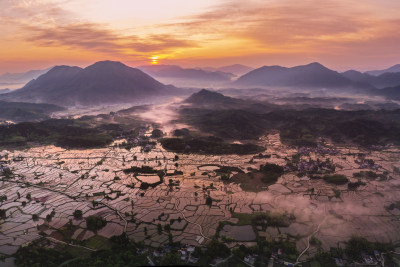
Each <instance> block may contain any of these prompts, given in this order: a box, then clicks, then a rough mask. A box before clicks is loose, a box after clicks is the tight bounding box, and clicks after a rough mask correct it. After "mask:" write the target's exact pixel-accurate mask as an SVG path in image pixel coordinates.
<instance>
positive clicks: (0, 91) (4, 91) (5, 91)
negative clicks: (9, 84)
mask: <svg viewBox="0 0 400 267" xmlns="http://www.w3.org/2000/svg"><path fill="white" fill-rule="evenodd" d="M8 92H11V90H10V89H8V88H4V89H0V94H5V93H8Z"/></svg>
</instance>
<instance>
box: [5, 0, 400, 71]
mask: <svg viewBox="0 0 400 267" xmlns="http://www.w3.org/2000/svg"><path fill="white" fill-rule="evenodd" d="M155 7H157V8H155ZM398 10H400V2H399V1H397V0H383V1H373V0H365V1H362V3H361V2H360V1H358V0H350V1H349V0H327V1H318V0H308V1H290V0H283V1H282V0H268V1H266V0H251V1H238V0H226V1H225V0H218V1H211V0H204V1H194V0H185V1H183V0H169V1H164V0H150V1H146V2H143V1H139V0H118V1H107V0H99V1H94V0H88V1H82V0H71V1H61V0H30V1H23V0H13V1H11V0H5V1H1V2H0V22H1V23H0V58H1V62H0V73H3V72H7V71H23V70H28V69H32V68H44V67H49V66H53V65H55V64H70V65H79V66H86V65H88V64H90V63H91V62H94V61H98V60H103V59H109V60H118V61H123V62H126V63H128V64H129V65H131V66H138V65H146V64H160V61H159V58H153V57H159V55H163V58H165V60H163V63H162V64H179V65H184V66H207V65H208V66H221V65H225V64H234V63H237V62H241V63H243V64H246V65H250V66H253V67H257V66H262V65H274V64H280V65H287V66H293V65H296V64H304V63H307V62H312V61H316V60H318V61H320V62H321V63H324V64H325V65H327V66H329V67H332V68H335V69H339V70H345V69H348V68H358V69H369V68H372V67H374V68H376V67H388V66H390V65H393V64H395V63H397V61H398V58H399V57H400V50H399V49H398V43H399V41H400V35H399V34H398V33H399V32H400V28H399V27H400V26H399V25H400V12H398ZM377 50H379V53H375V52H377ZM154 55H157V56H154ZM149 59H150V61H149Z"/></svg>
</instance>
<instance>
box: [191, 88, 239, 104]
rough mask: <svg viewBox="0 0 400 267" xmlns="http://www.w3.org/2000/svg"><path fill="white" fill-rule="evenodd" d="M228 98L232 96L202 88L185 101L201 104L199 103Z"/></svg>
mask: <svg viewBox="0 0 400 267" xmlns="http://www.w3.org/2000/svg"><path fill="white" fill-rule="evenodd" d="M226 99H231V98H230V97H227V96H224V95H223V94H221V93H218V92H215V91H210V90H207V89H201V90H200V91H198V92H197V93H194V94H192V95H191V96H190V97H189V98H188V99H186V101H185V102H187V103H194V104H199V103H209V102H218V101H221V100H226Z"/></svg>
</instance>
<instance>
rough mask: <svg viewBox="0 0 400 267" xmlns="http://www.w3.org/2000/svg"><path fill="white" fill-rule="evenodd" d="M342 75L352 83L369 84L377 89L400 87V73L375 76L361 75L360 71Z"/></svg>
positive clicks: (347, 72) (365, 73)
mask: <svg viewBox="0 0 400 267" xmlns="http://www.w3.org/2000/svg"><path fill="white" fill-rule="evenodd" d="M342 75H343V76H345V77H346V78H348V79H350V80H352V81H355V82H361V83H368V84H370V85H373V86H374V87H376V88H384V87H392V86H396V85H400V72H385V73H382V74H379V75H375V76H374V75H371V74H369V73H367V72H364V73H361V72H359V71H355V70H349V71H346V72H343V73H342Z"/></svg>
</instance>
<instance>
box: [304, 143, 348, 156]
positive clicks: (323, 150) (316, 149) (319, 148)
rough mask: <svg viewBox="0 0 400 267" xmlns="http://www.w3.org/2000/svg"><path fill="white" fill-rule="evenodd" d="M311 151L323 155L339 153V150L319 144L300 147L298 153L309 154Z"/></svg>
mask: <svg viewBox="0 0 400 267" xmlns="http://www.w3.org/2000/svg"><path fill="white" fill-rule="evenodd" d="M311 152H313V153H316V154H321V155H336V154H339V152H340V151H339V150H337V149H335V148H330V147H324V146H321V145H318V146H317V147H300V148H299V149H298V153H299V154H301V155H309V154H310V153H311Z"/></svg>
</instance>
